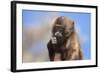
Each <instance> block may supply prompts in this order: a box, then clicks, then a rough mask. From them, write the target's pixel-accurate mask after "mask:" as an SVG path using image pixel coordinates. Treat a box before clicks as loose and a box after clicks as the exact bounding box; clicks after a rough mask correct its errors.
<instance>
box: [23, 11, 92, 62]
mask: <svg viewBox="0 0 100 73" xmlns="http://www.w3.org/2000/svg"><path fill="white" fill-rule="evenodd" d="M58 16H66V17H69V18H70V19H72V20H73V21H74V22H75V28H76V31H77V33H78V35H79V37H80V38H79V39H80V43H81V48H82V51H83V56H84V59H85V60H87V59H91V23H90V22H91V14H90V13H78V12H54V11H52V12H51V11H50V12H49V11H34V10H23V11H22V25H23V29H22V30H23V33H22V61H23V62H24V63H27V62H46V61H49V56H48V49H47V42H48V41H49V40H50V38H51V30H52V25H53V23H54V21H55V19H56V18H57V17H58Z"/></svg>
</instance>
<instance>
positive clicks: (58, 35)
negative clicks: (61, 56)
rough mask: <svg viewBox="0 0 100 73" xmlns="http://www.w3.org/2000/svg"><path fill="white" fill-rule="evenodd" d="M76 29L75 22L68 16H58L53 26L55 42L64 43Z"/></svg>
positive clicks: (53, 39)
mask: <svg viewBox="0 0 100 73" xmlns="http://www.w3.org/2000/svg"><path fill="white" fill-rule="evenodd" d="M73 31H74V22H73V21H72V20H70V19H68V18H66V17H63V16H62V17H58V18H57V19H56V21H55V24H54V27H53V32H52V34H53V37H52V41H53V44H59V45H60V44H63V43H64V41H65V40H66V39H67V38H68V37H70V35H71V34H72V32H73Z"/></svg>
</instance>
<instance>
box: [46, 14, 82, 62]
mask: <svg viewBox="0 0 100 73" xmlns="http://www.w3.org/2000/svg"><path fill="white" fill-rule="evenodd" d="M56 26H64V27H65V30H64V32H65V34H64V36H65V37H64V40H65V41H64V43H63V45H62V46H61V47H59V48H60V52H59V54H60V56H59V55H58V56H59V57H57V55H56V54H58V53H56V52H55V50H54V49H53V48H52V43H51V41H49V42H48V45H47V47H48V51H49V57H50V60H51V61H54V60H55V61H56V58H57V60H58V58H59V60H81V59H83V55H82V51H81V48H80V42H79V38H78V36H77V34H76V32H75V27H74V22H73V21H72V20H70V19H69V18H68V17H65V16H60V17H58V18H57V19H56V20H55V22H54V25H53V29H52V30H54V29H55V27H56ZM52 33H54V31H52ZM62 48H64V49H62ZM56 50H58V48H57V49H56Z"/></svg>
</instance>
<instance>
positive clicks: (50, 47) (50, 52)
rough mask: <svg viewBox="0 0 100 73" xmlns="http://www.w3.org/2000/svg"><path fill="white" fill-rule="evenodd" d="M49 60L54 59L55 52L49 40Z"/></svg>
mask: <svg viewBox="0 0 100 73" xmlns="http://www.w3.org/2000/svg"><path fill="white" fill-rule="evenodd" d="M47 48H48V53H49V58H50V61H54V56H55V52H54V49H53V45H52V43H51V40H50V41H49V42H48V44H47Z"/></svg>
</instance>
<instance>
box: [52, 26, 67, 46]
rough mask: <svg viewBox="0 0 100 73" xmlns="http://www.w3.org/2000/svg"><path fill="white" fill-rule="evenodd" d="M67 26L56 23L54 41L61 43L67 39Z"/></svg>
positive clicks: (54, 42)
mask: <svg viewBox="0 0 100 73" xmlns="http://www.w3.org/2000/svg"><path fill="white" fill-rule="evenodd" d="M64 34H65V27H64V26H61V25H56V26H54V28H53V35H52V43H53V44H58V45H61V44H63V43H64V40H65V36H64Z"/></svg>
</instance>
